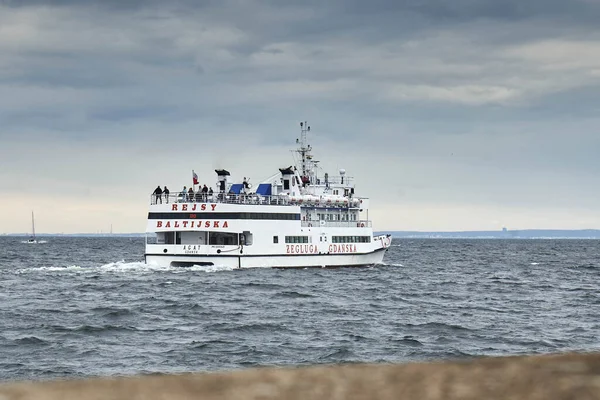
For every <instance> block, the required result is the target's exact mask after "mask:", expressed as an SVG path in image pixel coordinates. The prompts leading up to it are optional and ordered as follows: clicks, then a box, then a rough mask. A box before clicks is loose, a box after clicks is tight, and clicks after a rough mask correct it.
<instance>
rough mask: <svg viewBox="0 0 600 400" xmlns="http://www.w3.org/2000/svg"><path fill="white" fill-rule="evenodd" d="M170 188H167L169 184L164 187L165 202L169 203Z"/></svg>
mask: <svg viewBox="0 0 600 400" xmlns="http://www.w3.org/2000/svg"><path fill="white" fill-rule="evenodd" d="M169 193H170V192H169V189H168V188H167V185H165V188H164V189H163V194H164V195H165V202H166V203H167V204H169Z"/></svg>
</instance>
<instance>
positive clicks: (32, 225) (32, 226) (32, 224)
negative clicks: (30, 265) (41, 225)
mask: <svg viewBox="0 0 600 400" xmlns="http://www.w3.org/2000/svg"><path fill="white" fill-rule="evenodd" d="M31 232H32V234H33V239H34V240H35V221H34V220H33V211H32V212H31Z"/></svg>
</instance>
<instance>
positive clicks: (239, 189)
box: [229, 183, 244, 194]
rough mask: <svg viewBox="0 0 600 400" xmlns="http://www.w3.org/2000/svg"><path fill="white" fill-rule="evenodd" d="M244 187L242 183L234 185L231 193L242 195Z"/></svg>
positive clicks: (230, 190)
mask: <svg viewBox="0 0 600 400" xmlns="http://www.w3.org/2000/svg"><path fill="white" fill-rule="evenodd" d="M243 187H244V185H243V184H241V183H234V184H233V185H231V188H230V189H229V193H234V194H240V193H241V192H242V188H243Z"/></svg>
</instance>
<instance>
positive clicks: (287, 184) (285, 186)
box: [283, 179, 290, 190]
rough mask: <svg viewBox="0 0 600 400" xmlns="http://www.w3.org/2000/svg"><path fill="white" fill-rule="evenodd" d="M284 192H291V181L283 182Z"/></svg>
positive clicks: (285, 180)
mask: <svg viewBox="0 0 600 400" xmlns="http://www.w3.org/2000/svg"><path fill="white" fill-rule="evenodd" d="M283 190H290V180H289V179H284V180H283Z"/></svg>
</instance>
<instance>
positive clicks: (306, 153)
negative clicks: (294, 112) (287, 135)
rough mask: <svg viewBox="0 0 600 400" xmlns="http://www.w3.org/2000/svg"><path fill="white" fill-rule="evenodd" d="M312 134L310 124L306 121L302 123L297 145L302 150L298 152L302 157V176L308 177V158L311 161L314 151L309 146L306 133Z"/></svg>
mask: <svg viewBox="0 0 600 400" xmlns="http://www.w3.org/2000/svg"><path fill="white" fill-rule="evenodd" d="M307 132H310V126H308V122H306V121H304V122H300V140H299V141H298V139H296V143H299V144H300V148H299V149H298V150H297V152H298V153H300V155H301V156H302V176H303V177H304V176H307V175H308V174H307V170H308V161H307V158H308V159H309V160H310V159H311V158H312V156H311V155H310V151H311V150H312V148H311V147H310V145H309V144H308V141H307V139H306V133H307Z"/></svg>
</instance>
